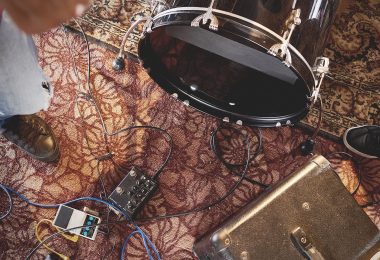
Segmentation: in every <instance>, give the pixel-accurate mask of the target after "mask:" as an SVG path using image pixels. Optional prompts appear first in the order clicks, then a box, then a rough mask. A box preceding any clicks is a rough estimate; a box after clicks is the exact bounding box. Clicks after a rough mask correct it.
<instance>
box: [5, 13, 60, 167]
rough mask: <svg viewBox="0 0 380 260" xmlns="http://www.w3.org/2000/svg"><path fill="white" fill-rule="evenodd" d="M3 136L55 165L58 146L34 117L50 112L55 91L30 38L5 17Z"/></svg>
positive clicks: (50, 134) (49, 130)
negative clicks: (44, 73) (38, 59)
mask: <svg viewBox="0 0 380 260" xmlns="http://www.w3.org/2000/svg"><path fill="white" fill-rule="evenodd" d="M0 19H1V20H0V134H2V135H3V136H4V137H5V138H6V139H8V140H9V141H11V142H13V143H14V144H16V145H17V146H18V147H19V148H21V149H22V150H24V151H25V152H27V153H28V154H30V155H31V156H32V157H34V158H35V159H38V160H42V161H54V160H56V159H57V158H58V156H59V149H58V143H57V141H56V139H55V137H54V134H53V132H52V130H51V128H50V127H49V126H48V125H47V124H46V122H45V121H44V120H42V119H41V118H40V117H38V116H36V115H33V114H34V113H36V112H38V111H40V110H43V109H47V108H48V106H49V103H50V99H51V96H52V91H53V90H52V88H51V87H50V85H49V84H48V83H47V82H48V81H47V79H46V78H45V76H44V75H43V72H42V70H41V68H40V67H39V64H38V61H37V57H36V50H35V47H34V44H33V40H32V38H31V37H30V36H27V35H25V34H24V33H22V32H21V31H20V30H18V28H17V27H16V26H15V25H14V24H13V23H12V21H11V20H10V18H9V17H8V16H7V15H6V14H3V16H2V18H0Z"/></svg>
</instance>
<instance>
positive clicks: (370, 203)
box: [326, 152, 380, 208]
mask: <svg viewBox="0 0 380 260" xmlns="http://www.w3.org/2000/svg"><path fill="white" fill-rule="evenodd" d="M333 155H345V156H347V157H349V158H350V159H351V160H352V161H353V162H354V164H355V167H356V169H357V170H358V173H357V177H358V185H357V186H356V188H355V190H354V191H353V192H351V195H355V194H356V193H357V192H358V190H359V188H360V186H361V184H362V179H363V175H362V173H361V170H360V167H359V163H358V162H357V161H356V160H355V159H354V157H353V156H352V155H351V154H349V153H346V152H334V153H330V154H328V155H326V159H329V158H330V157H331V156H333ZM338 177H339V175H338ZM379 204H380V201H376V200H375V201H371V202H368V203H366V204H363V205H359V206H360V207H362V208H368V207H372V206H376V205H379Z"/></svg>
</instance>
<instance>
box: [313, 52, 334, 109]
mask: <svg viewBox="0 0 380 260" xmlns="http://www.w3.org/2000/svg"><path fill="white" fill-rule="evenodd" d="M329 67H330V60H329V58H326V57H317V58H316V60H315V62H314V66H313V68H312V70H313V73H314V75H315V77H316V80H315V87H314V89H313V93H312V94H311V97H310V99H311V102H312V103H315V102H316V101H317V99H318V96H319V92H320V90H321V86H322V82H323V79H324V78H325V75H326V74H327V73H328V72H329Z"/></svg>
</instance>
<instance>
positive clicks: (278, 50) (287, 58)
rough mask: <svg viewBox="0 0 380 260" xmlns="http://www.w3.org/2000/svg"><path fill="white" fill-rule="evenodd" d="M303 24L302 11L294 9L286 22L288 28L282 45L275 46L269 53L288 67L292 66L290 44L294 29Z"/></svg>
mask: <svg viewBox="0 0 380 260" xmlns="http://www.w3.org/2000/svg"><path fill="white" fill-rule="evenodd" d="M300 24H301V9H293V10H292V12H291V13H290V15H289V17H288V19H287V20H286V22H285V28H287V29H286V30H285V32H284V34H283V36H282V43H277V44H275V45H273V46H272V47H271V48H270V49H269V51H268V53H269V54H271V55H273V56H275V57H278V58H280V59H282V60H283V62H284V64H285V65H286V66H288V67H290V66H291V65H292V57H291V54H290V51H289V42H290V38H291V37H292V34H293V32H294V29H295V28H296V26H297V25H300Z"/></svg>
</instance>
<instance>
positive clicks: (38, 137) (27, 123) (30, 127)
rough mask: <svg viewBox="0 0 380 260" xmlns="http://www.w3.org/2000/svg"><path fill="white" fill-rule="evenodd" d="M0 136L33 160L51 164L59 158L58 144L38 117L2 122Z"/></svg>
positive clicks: (9, 119) (13, 118)
mask: <svg viewBox="0 0 380 260" xmlns="http://www.w3.org/2000/svg"><path fill="white" fill-rule="evenodd" d="M1 129H2V135H3V136H4V137H5V138H6V139H7V140H8V141H10V142H12V143H14V144H15V145H17V146H18V147H19V148H20V149H22V150H23V151H25V152H26V153H28V154H29V155H30V156H31V157H33V158H34V159H37V160H40V161H44V162H52V161H56V160H57V159H58V158H59V147H58V142H57V140H56V138H55V136H54V133H53V131H52V129H51V128H50V126H49V125H48V124H47V123H46V122H45V121H44V120H43V119H42V118H40V117H39V116H36V115H22V116H12V117H10V118H7V119H5V120H4V123H3V125H2V126H1Z"/></svg>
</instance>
